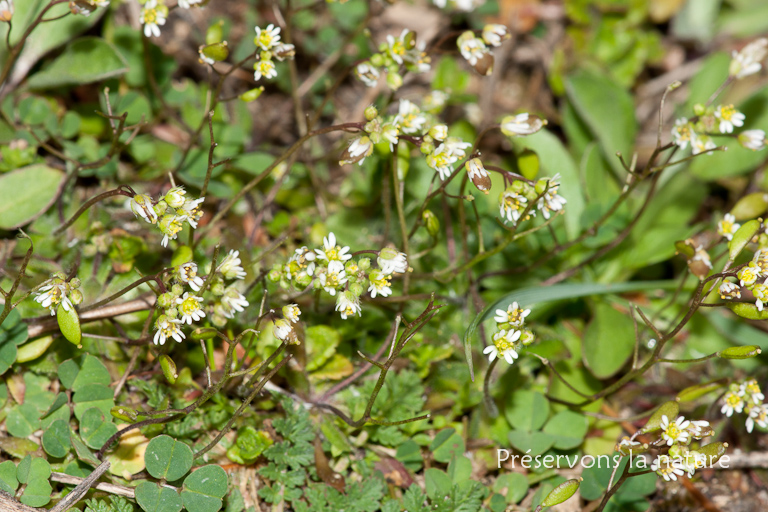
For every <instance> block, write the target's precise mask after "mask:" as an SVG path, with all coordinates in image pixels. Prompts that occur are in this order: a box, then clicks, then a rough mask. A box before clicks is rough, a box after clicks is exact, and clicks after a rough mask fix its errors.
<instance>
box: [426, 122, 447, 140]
mask: <svg viewBox="0 0 768 512" xmlns="http://www.w3.org/2000/svg"><path fill="white" fill-rule="evenodd" d="M429 136H430V137H432V138H433V139H436V140H445V139H447V138H448V126H446V125H444V124H436V125H434V126H433V127H432V128H430V129H429Z"/></svg>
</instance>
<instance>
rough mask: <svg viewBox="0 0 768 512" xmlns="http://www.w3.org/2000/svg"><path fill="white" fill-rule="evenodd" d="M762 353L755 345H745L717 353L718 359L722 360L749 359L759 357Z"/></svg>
mask: <svg viewBox="0 0 768 512" xmlns="http://www.w3.org/2000/svg"><path fill="white" fill-rule="evenodd" d="M761 352H762V351H761V350H760V347H758V346H756V345H746V346H743V347H729V348H727V349H725V350H721V351H720V352H718V353H717V356H718V357H722V358H723V359H750V358H752V357H755V356H757V355H759V354H760V353H761Z"/></svg>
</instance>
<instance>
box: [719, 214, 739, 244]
mask: <svg viewBox="0 0 768 512" xmlns="http://www.w3.org/2000/svg"><path fill="white" fill-rule="evenodd" d="M740 227H741V224H737V223H736V217H734V216H733V215H732V214H730V213H726V214H725V216H723V220H721V221H720V222H718V223H717V232H718V233H719V234H720V235H721V236H724V237H725V238H727V239H728V240H731V239H732V238H733V234H734V233H736V232H737V231H738V230H739V228H740Z"/></svg>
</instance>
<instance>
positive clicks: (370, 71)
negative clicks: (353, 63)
mask: <svg viewBox="0 0 768 512" xmlns="http://www.w3.org/2000/svg"><path fill="white" fill-rule="evenodd" d="M355 74H356V75H357V78H359V79H360V81H361V82H363V83H364V84H365V85H366V87H376V84H378V83H379V78H380V77H381V73H379V70H378V69H376V68H375V67H374V66H373V65H372V64H371V63H370V62H361V63H360V64H358V65H357V67H356V68H355Z"/></svg>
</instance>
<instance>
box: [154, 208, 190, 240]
mask: <svg viewBox="0 0 768 512" xmlns="http://www.w3.org/2000/svg"><path fill="white" fill-rule="evenodd" d="M185 220H187V217H186V216H184V215H171V214H168V215H164V216H163V218H162V219H160V222H159V223H158V227H159V228H160V232H161V233H163V235H164V236H163V239H162V240H161V241H160V245H162V246H163V247H168V241H169V240H176V237H177V236H178V234H179V231H181V229H182V228H183V227H184V224H183V222H184V221H185Z"/></svg>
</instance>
